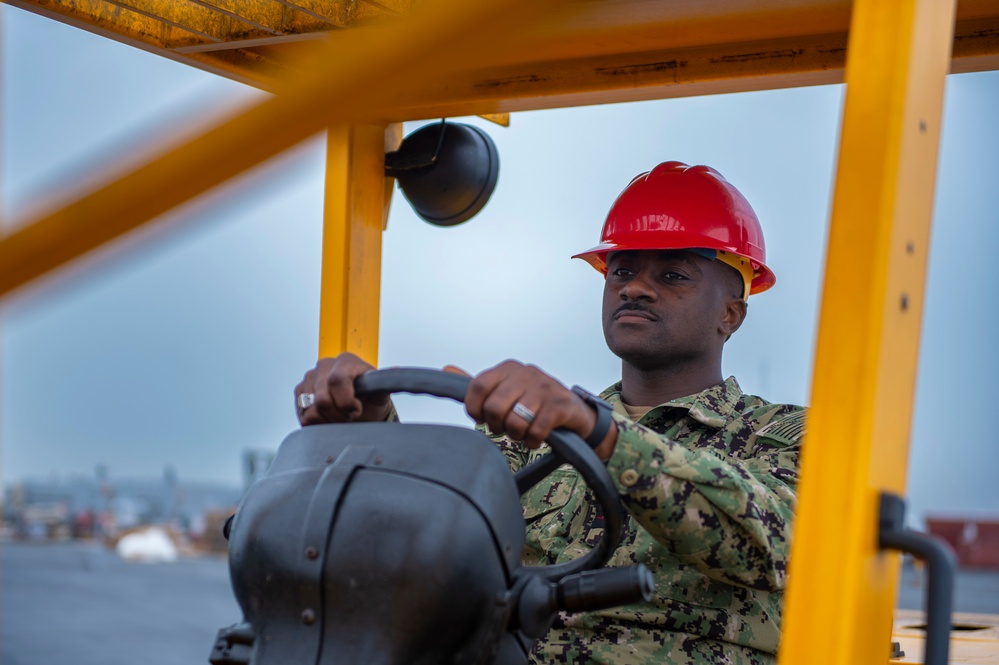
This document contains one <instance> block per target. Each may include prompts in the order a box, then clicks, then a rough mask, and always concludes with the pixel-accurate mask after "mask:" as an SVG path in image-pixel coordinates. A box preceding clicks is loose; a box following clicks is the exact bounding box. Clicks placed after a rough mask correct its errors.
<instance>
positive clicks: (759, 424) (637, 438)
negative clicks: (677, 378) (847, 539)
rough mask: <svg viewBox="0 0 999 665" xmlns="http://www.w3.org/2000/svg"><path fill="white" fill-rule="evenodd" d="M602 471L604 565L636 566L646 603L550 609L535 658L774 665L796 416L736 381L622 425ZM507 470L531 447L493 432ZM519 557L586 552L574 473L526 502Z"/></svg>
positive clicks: (615, 393) (586, 518) (586, 497)
mask: <svg viewBox="0 0 999 665" xmlns="http://www.w3.org/2000/svg"><path fill="white" fill-rule="evenodd" d="M620 391H621V385H620V384H617V385H614V386H612V387H610V388H608V389H607V390H606V391H604V393H603V394H602V395H601V397H602V398H604V399H606V400H607V401H608V402H610V403H611V404H613V405H614V411H615V413H614V416H613V417H614V420H615V422H616V423H617V427H618V430H619V436H618V439H617V445H616V447H615V449H614V454H613V455H612V456H611V458H610V460H609V461H608V462H607V469H608V470H609V471H610V474H611V477H612V478H613V479H614V483H615V485H616V486H617V489H618V492H619V494H620V497H621V501H622V502H623V503H624V505H625V507H626V508H627V509H628V513H629V514H628V515H627V519H626V522H625V532H624V535H623V538H622V541H621V544H620V545H619V547H618V549H617V551H616V552H615V553H614V556H613V558H612V559H611V561H610V565H612V566H626V565H630V564H635V563H644V564H645V565H646V566H648V567H649V569H650V570H651V571H652V572H653V574H654V575H655V578H656V591H655V596H654V598H653V600H652V602H651V603H648V604H638V605H630V606H627V607H622V608H618V609H614V610H607V611H602V612H593V613H589V614H579V615H564V614H563V615H560V616H559V617H557V618H556V620H555V624H554V626H553V627H552V629H551V631H550V632H549V633H548V635H547V637H546V638H545V639H544V640H542V641H541V642H539V644H538V645H537V647H536V648H535V650H534V653H533V658H532V660H533V662H537V663H574V664H575V663H618V664H628V665H637V664H640V663H676V664H681V663H712V664H714V663H738V664H742V663H773V662H774V661H775V656H774V654H775V653H776V651H777V642H778V639H779V637H780V617H781V605H782V600H783V596H784V588H785V586H786V582H787V561H788V555H789V553H790V544H791V543H790V535H791V519H792V513H793V509H794V502H795V488H796V485H797V481H798V453H799V451H800V438H801V435H802V431H803V428H804V410H803V409H802V408H801V407H797V406H791V405H778V404H770V403H769V402H766V401H765V400H763V399H760V398H759V397H754V396H751V395H744V394H742V391H741V390H740V388H739V385H738V384H737V383H736V381H735V379H734V378H729V379H728V380H726V381H725V382H724V383H723V384H721V385H718V386H714V387H712V388H709V389H707V390H704V391H703V392H700V393H698V394H696V395H690V396H688V397H683V398H680V399H676V400H673V401H670V402H667V403H665V404H661V405H659V406H657V407H655V408H653V409H652V410H651V411H649V412H648V413H647V414H645V415H644V416H643V417H642V418H641V419H639V421H638V422H637V423H636V422H633V421H631V420H628V418H627V417H626V415H625V411H624V408H623V406H622V403H621V393H620ZM494 439H495V440H496V442H497V443H498V445H499V446H500V447H501V449H502V450H503V453H504V454H505V455H506V457H507V459H508V460H509V461H510V464H511V466H512V467H513V468H514V469H518V468H520V467H521V466H523V465H525V464H526V463H528V462H530V461H532V460H534V459H536V458H537V457H538V456H539V455H542V454H544V453H545V452H546V448H542V449H541V450H537V451H528V450H527V449H526V448H525V447H524V446H523V445H521V444H520V443H518V442H515V441H512V440H510V439H508V438H505V437H494ZM523 506H524V517H525V519H526V520H527V543H526V547H525V550H524V562H525V563H527V564H533V565H539V564H553V563H560V562H563V561H567V560H570V559H575V558H577V557H579V556H580V555H582V554H583V553H585V552H587V551H588V550H589V549H590V548H591V547H592V545H593V544H594V543H595V542H596V540H597V539H598V538H600V535H601V526H600V525H601V523H602V519H601V517H600V516H599V515H598V514H597V512H598V511H597V508H596V505H595V503H594V501H593V497H592V494H591V493H590V491H589V490H588V489H586V488H585V484H584V483H583V481H582V479H581V478H580V476H579V474H578V473H577V472H576V471H575V470H574V469H572V468H571V467H568V466H564V467H562V468H560V469H558V470H557V471H556V472H555V473H553V474H552V475H550V476H549V477H548V478H547V479H545V480H543V481H542V482H541V483H539V484H538V485H537V486H535V487H534V488H532V489H531V490H530V491H529V492H528V493H527V494H525V495H524V498H523Z"/></svg>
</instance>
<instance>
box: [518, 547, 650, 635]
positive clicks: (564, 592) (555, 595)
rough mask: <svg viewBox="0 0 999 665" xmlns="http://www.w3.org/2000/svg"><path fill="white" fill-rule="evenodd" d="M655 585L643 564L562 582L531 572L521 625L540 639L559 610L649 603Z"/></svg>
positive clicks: (525, 586)
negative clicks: (550, 580)
mask: <svg viewBox="0 0 999 665" xmlns="http://www.w3.org/2000/svg"><path fill="white" fill-rule="evenodd" d="M655 587H656V583H655V578H654V577H653V576H652V573H651V572H649V569H648V568H646V567H645V566H644V565H642V564H639V565H637V566H628V567H626V568H600V569H598V570H587V571H584V572H581V573H576V574H575V575H568V576H566V577H563V578H562V579H561V580H560V581H558V582H549V581H547V580H545V579H544V578H543V577H541V576H540V575H531V576H528V577H526V578H525V581H524V583H523V586H522V587H521V588H520V599H519V602H518V603H517V618H518V619H519V627H520V630H521V631H522V632H523V633H524V634H525V635H527V636H528V637H531V638H534V639H539V638H541V637H544V635H545V634H546V633H547V632H548V629H549V628H550V627H551V623H552V620H553V619H554V618H555V614H556V613H557V612H559V611H566V612H592V611H594V610H602V609H606V608H608V607H617V606H619V605H628V604H630V603H638V602H648V601H650V600H652V592H653V591H654V590H655ZM516 592H517V590H516V589H515V590H514V593H516Z"/></svg>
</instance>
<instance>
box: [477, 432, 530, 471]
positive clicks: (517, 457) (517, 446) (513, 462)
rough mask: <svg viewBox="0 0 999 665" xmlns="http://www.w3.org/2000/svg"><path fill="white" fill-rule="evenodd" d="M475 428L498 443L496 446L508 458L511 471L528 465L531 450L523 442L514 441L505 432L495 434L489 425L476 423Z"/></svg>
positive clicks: (507, 461)
mask: <svg viewBox="0 0 999 665" xmlns="http://www.w3.org/2000/svg"><path fill="white" fill-rule="evenodd" d="M475 429H476V430H478V431H479V432H482V433H483V434H485V435H486V436H487V437H489V440H490V441H492V442H493V443H494V444H496V447H497V448H499V450H500V452H501V453H503V457H505V458H506V463H507V464H509V465H510V472H511V473H516V472H517V471H518V470H520V468H521V467H523V466H526V465H527V462H528V458H529V457H530V453H531V451H530V450H528V448H527V446H525V445H524V444H523V443H521V442H519V441H514V440H513V439H511V438H510V437H508V436H506V435H503V434H493V433H492V432H491V431H490V430H489V427H488V426H487V425H484V424H481V425H476V426H475Z"/></svg>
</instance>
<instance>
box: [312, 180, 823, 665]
mask: <svg viewBox="0 0 999 665" xmlns="http://www.w3.org/2000/svg"><path fill="white" fill-rule="evenodd" d="M574 258H581V259H584V260H586V261H588V262H589V263H590V264H591V265H592V266H593V267H594V268H596V269H597V270H598V271H599V272H600V273H602V274H603V275H604V276H605V281H604V296H603V329H604V337H605V339H606V342H607V345H608V347H609V348H610V350H611V351H612V352H613V353H614V354H615V355H617V356H618V357H619V358H620V359H621V368H622V369H621V381H620V382H618V383H616V384H615V385H613V386H611V387H610V388H608V389H607V390H605V391H604V392H603V393H601V394H600V395H599V397H595V396H593V395H591V394H589V393H587V392H586V391H584V390H581V389H579V388H574V389H572V390H570V389H568V388H566V387H565V386H563V385H562V384H561V383H560V382H559V381H557V380H556V379H555V378H553V377H551V376H549V375H547V374H545V373H544V372H543V371H542V370H540V369H538V368H537V367H535V366H533V365H525V364H523V363H520V362H517V361H513V360H507V361H505V362H503V363H500V364H499V365H497V366H496V367H494V368H492V369H489V370H487V371H485V372H482V373H481V374H479V375H478V376H476V377H474V378H473V380H472V381H471V384H470V386H469V389H468V393H467V396H466V398H465V406H466V410H467V411H468V414H469V416H471V417H472V418H473V419H474V420H475V421H476V422H478V423H481V424H482V426H483V427H484V428H487V432H488V433H489V435H490V436H491V437H492V438H493V439H494V440H495V442H496V443H497V445H498V446H499V447H500V448H501V450H502V451H503V453H504V455H505V456H506V457H507V460H508V461H509V463H510V465H511V467H512V468H513V469H517V468H520V467H521V466H523V465H525V464H527V463H529V462H531V461H533V460H534V459H536V458H537V457H539V456H540V455H541V454H543V453H544V450H543V447H542V442H543V441H544V440H545V438H546V437H547V436H548V434H549V433H550V432H551V431H552V430H553V429H554V428H557V427H563V428H567V429H569V430H572V431H574V432H576V433H578V434H579V435H580V436H582V437H583V438H584V439H587V440H588V442H589V443H590V444H591V445H593V446H594V447H595V450H596V451H597V454H598V455H599V456H600V458H601V459H603V460H605V462H606V464H607V469H608V471H609V472H610V474H611V476H612V478H613V481H614V483H615V485H616V487H617V490H618V493H619V496H620V498H621V501H622V503H623V504H624V506H625V507H626V508H627V510H628V517H627V520H626V524H625V531H624V535H623V537H622V540H621V544H620V545H619V547H618V549H617V550H616V551H615V552H614V555H613V558H612V559H611V561H610V563H609V565H611V566H615V565H617V566H626V565H631V564H638V563H642V564H645V565H646V566H647V567H648V568H649V569H650V570H651V571H652V572H653V574H654V575H655V579H656V591H655V595H654V598H653V599H652V601H651V602H649V603H643V604H637V605H630V606H625V607H620V608H615V609H611V610H605V611H599V612H593V613H587V614H578V615H560V616H559V617H557V618H556V620H555V623H554V625H553V627H552V629H551V630H550V631H549V633H548V635H547V636H546V637H545V638H544V639H542V640H540V641H539V642H538V644H537V645H536V648H535V650H534V652H533V654H532V661H533V662H537V663H579V664H584V663H618V664H636V665H637V664H639V663H675V664H683V663H739V664H741V663H774V662H775V660H776V653H777V645H778V642H779V639H780V622H781V610H782V605H783V597H784V591H785V589H786V585H787V569H788V557H789V554H790V547H791V524H792V519H793V512H794V505H795V494H796V487H797V482H798V464H799V453H800V449H801V439H802V434H803V431H804V425H805V420H804V416H805V411H804V409H802V408H801V407H798V406H794V405H787V404H772V403H770V402H767V401H766V400H764V399H762V398H760V397H756V396H753V395H747V394H744V393H743V392H742V390H741V389H740V388H739V385H738V383H737V382H736V380H735V378H734V377H729V378H724V377H723V375H722V372H721V360H722V351H723V349H724V346H725V342H726V341H727V340H728V339H729V337H730V336H731V335H733V334H735V333H736V332H737V331H738V329H739V327H740V326H741V325H742V323H743V321H744V320H745V318H746V314H747V301H748V298H749V296H751V295H755V294H758V293H761V292H763V291H765V290H767V289H769V288H770V287H771V286H773V285H774V283H775V278H774V274H773V272H772V271H771V270H770V269H769V268H768V267H767V266H766V263H765V261H766V256H765V248H764V242H763V233H762V229H761V227H760V223H759V220H758V219H757V216H756V214H755V213H754V211H753V209H752V208H751V207H750V205H749V203H748V202H747V201H746V199H745V197H743V196H742V194H741V193H740V192H739V191H738V190H737V189H736V188H735V187H734V186H733V185H732V184H731V183H729V182H728V181H727V180H726V179H725V178H723V177H722V176H721V174H719V173H718V172H717V171H715V170H714V169H712V168H710V167H707V166H687V165H686V164H682V163H680V162H665V163H662V164H659V165H658V166H656V167H655V168H654V169H652V170H651V171H649V172H647V173H643V174H641V175H639V176H638V177H636V178H635V179H634V180H632V182H631V183H630V184H629V185H628V186H627V187H626V188H625V189H624V191H623V192H622V193H621V194H620V196H619V197H618V198H617V200H616V201H615V202H614V204H613V206H612V207H611V210H610V212H609V214H608V216H607V219H606V221H605V223H604V226H603V230H602V233H601V239H600V244H598V245H597V246H596V247H594V248H592V249H590V250H588V251H586V252H583V253H581V254H577V255H576V257H574ZM370 369H372V367H371V366H370V365H368V364H367V363H365V362H364V361H362V360H360V359H359V358H357V357H356V356H353V355H350V354H343V355H340V356H337V357H336V358H325V359H322V360H320V361H319V362H318V364H317V365H316V367H315V368H314V369H312V370H310V371H309V372H308V373H307V374H306V375H305V378H304V379H303V381H302V382H301V383H300V384H299V385H298V386H297V387H296V388H295V395H296V401H297V404H298V406H299V420H300V422H301V423H302V424H303V425H310V424H314V423H322V422H343V421H378V420H386V419H392V418H395V411H394V408H393V406H392V404H391V401H390V400H389V399H388V398H387V397H380V398H379V397H372V398H366V399H365V400H361V399H359V398H358V397H357V396H356V395H354V392H353V381H354V379H355V378H356V377H357V376H360V375H361V374H363V373H364V372H366V371H368V370H370ZM448 369H449V370H450V371H460V370H457V369H456V368H448ZM523 508H524V517H525V520H526V522H527V534H526V547H525V551H524V563H526V564H532V565H538V564H553V563H560V562H563V561H567V560H570V559H574V558H577V557H578V556H580V555H581V554H583V553H585V552H586V551H588V550H589V549H590V547H591V546H592V544H593V543H595V542H596V541H597V540H598V539H599V537H600V534H601V529H602V523H603V521H602V518H601V516H600V515H599V511H598V510H597V508H596V504H595V502H594V501H593V497H592V495H591V493H590V492H589V490H587V489H586V487H585V484H584V483H583V481H582V480H581V479H580V477H579V475H578V473H577V472H576V471H575V470H573V469H571V468H568V467H564V468H560V469H559V470H557V471H556V472H555V473H553V474H552V475H550V476H549V477H548V478H546V479H545V480H543V481H542V482H541V483H539V484H538V485H537V486H535V487H534V488H532V489H531V490H530V491H528V492H527V493H526V494H525V495H524V497H523Z"/></svg>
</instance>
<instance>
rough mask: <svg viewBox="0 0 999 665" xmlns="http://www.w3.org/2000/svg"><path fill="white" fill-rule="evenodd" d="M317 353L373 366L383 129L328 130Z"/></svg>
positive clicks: (382, 212) (378, 293)
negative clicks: (351, 357) (343, 356)
mask: <svg viewBox="0 0 999 665" xmlns="http://www.w3.org/2000/svg"><path fill="white" fill-rule="evenodd" d="M326 150H327V154H326V200H325V203H324V211H323V212H324V222H323V264H322V280H323V282H322V288H321V293H320V309H319V355H320V357H323V356H331V355H336V354H338V353H341V352H343V351H350V352H351V353H354V354H357V355H358V356H360V357H361V358H363V359H364V360H366V361H368V362H369V363H371V364H372V365H375V366H377V365H378V309H379V304H380V296H381V269H382V230H383V228H384V216H385V203H386V191H387V187H386V183H385V128H384V127H380V126H376V125H364V124H355V125H340V126H336V127H330V128H329V130H328V131H327V147H326Z"/></svg>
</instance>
